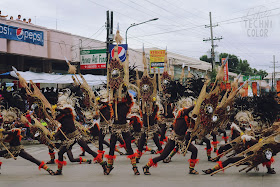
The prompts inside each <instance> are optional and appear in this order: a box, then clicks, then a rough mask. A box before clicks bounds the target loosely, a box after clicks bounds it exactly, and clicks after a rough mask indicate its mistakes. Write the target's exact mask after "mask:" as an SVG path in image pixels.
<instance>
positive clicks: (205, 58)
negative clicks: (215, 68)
mask: <svg viewBox="0 0 280 187" xmlns="http://www.w3.org/2000/svg"><path fill="white" fill-rule="evenodd" d="M199 59H200V60H201V61H204V62H208V63H212V60H211V58H208V57H207V55H203V56H201V57H200V58H199Z"/></svg>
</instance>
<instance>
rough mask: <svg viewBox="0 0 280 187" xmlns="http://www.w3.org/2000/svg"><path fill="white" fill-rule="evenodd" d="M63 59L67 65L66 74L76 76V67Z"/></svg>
mask: <svg viewBox="0 0 280 187" xmlns="http://www.w3.org/2000/svg"><path fill="white" fill-rule="evenodd" d="M64 58H65V61H66V62H67V65H68V73H70V74H76V72H77V68H76V66H73V65H71V64H70V62H69V61H68V59H67V58H66V57H65V56H64Z"/></svg>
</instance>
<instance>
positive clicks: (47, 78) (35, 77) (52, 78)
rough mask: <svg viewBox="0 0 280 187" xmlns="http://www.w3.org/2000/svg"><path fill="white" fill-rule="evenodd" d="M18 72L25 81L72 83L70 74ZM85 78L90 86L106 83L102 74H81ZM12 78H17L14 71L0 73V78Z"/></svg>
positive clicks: (105, 78)
mask: <svg viewBox="0 0 280 187" xmlns="http://www.w3.org/2000/svg"><path fill="white" fill-rule="evenodd" d="M18 73H19V74H20V75H21V76H22V77H23V78H24V79H25V80H26V81H27V82H29V81H30V80H32V81H33V82H34V83H54V84H70V83H73V80H72V75H71V74H67V75H58V74H50V73H34V72H30V71H26V72H23V71H18ZM83 76H84V78H85V79H86V81H87V83H88V84H89V85H91V86H93V85H101V84H103V83H106V81H107V77H106V76H102V75H91V74H87V75H83ZM77 77H78V79H79V80H80V82H82V79H81V77H80V76H79V75H77ZM9 78H14V79H17V78H18V77H17V75H16V73H15V72H14V71H10V72H6V73H2V74H0V79H9Z"/></svg>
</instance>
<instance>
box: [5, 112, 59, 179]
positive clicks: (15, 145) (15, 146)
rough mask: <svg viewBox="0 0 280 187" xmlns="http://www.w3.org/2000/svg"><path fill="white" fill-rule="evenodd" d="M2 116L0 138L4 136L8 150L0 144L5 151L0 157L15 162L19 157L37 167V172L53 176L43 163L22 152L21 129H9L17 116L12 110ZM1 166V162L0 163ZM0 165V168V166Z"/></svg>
mask: <svg viewBox="0 0 280 187" xmlns="http://www.w3.org/2000/svg"><path fill="white" fill-rule="evenodd" d="M2 115H3V122H4V129H3V128H2V129H0V136H1V135H2V136H3V135H4V136H6V137H5V139H4V142H7V143H9V148H6V146H5V145H4V144H3V143H2V142H1V144H2V146H3V147H5V149H6V150H2V151H0V157H4V158H6V159H8V158H14V159H15V160H16V157H18V156H20V157H22V158H24V159H26V160H28V161H30V162H33V163H35V164H37V165H38V167H39V170H40V169H41V168H43V169H44V170H46V171H47V172H48V173H49V174H50V175H53V174H54V172H53V171H52V170H51V169H50V168H49V167H48V166H47V164H45V162H44V161H39V160H37V159H36V158H34V157H33V156H31V155H30V154H29V153H27V152H26V151H25V150H24V147H23V145H21V139H22V136H21V129H19V128H11V127H12V125H11V124H12V123H13V121H14V120H16V118H17V116H16V114H15V113H14V110H11V109H9V110H7V111H3V112H2ZM0 163H1V164H2V162H0ZM1 164H0V166H1Z"/></svg>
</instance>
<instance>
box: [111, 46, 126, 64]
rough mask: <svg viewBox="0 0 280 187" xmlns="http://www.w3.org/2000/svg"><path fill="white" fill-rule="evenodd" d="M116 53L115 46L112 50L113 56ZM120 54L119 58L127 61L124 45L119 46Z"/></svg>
mask: <svg viewBox="0 0 280 187" xmlns="http://www.w3.org/2000/svg"><path fill="white" fill-rule="evenodd" d="M114 54H115V48H114V47H113V48H112V50H111V52H110V55H111V58H114ZM118 56H119V59H120V60H121V61H122V62H124V61H125V59H126V49H125V48H124V47H123V46H118Z"/></svg>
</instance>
